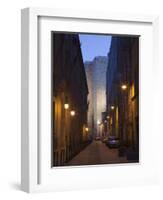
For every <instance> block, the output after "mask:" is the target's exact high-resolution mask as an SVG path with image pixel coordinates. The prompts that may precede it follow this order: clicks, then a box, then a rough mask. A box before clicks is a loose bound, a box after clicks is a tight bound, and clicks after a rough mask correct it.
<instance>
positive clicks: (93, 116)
mask: <svg viewBox="0 0 163 200" xmlns="http://www.w3.org/2000/svg"><path fill="white" fill-rule="evenodd" d="M107 64H108V59H107V57H105V56H98V57H95V58H94V60H93V61H91V62H86V63H85V69H86V74H87V80H88V88H89V99H90V101H89V102H90V104H89V110H88V122H89V124H90V127H91V131H92V135H93V137H96V136H98V135H99V133H100V129H99V125H97V122H98V121H99V122H101V121H102V112H104V111H105V108H106V70H107Z"/></svg>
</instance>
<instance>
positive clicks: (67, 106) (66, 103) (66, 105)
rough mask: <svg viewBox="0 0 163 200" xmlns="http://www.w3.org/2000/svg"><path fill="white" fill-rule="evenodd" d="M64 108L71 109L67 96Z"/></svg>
mask: <svg viewBox="0 0 163 200" xmlns="http://www.w3.org/2000/svg"><path fill="white" fill-rule="evenodd" d="M64 109H65V110H67V109H69V104H68V99H67V97H66V98H65V103H64Z"/></svg>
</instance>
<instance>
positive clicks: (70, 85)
mask: <svg viewBox="0 0 163 200" xmlns="http://www.w3.org/2000/svg"><path fill="white" fill-rule="evenodd" d="M52 41H53V44H52V45H53V48H52V49H53V52H52V56H53V63H52V70H53V82H52V86H53V106H52V110H53V117H52V121H53V165H54V166H57V165H64V164H65V162H67V161H69V160H70V159H71V158H72V157H73V156H74V155H75V154H77V153H78V152H79V151H80V150H81V149H82V147H83V144H84V142H85V139H86V138H87V137H86V134H87V133H85V132H84V130H83V127H86V126H87V111H88V102H87V95H88V86H87V81H86V74H85V69H84V64H83V58H82V54H81V48H80V42H79V37H78V35H77V34H62V33H53V35H52ZM65 103H68V104H69V108H68V109H65V108H64V104H65ZM71 110H74V111H75V116H71V114H70V112H71Z"/></svg>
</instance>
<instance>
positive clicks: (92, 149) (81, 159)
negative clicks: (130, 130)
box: [66, 141, 128, 166]
mask: <svg viewBox="0 0 163 200" xmlns="http://www.w3.org/2000/svg"><path fill="white" fill-rule="evenodd" d="M126 162H128V161H127V159H126V157H119V156H118V150H117V149H109V148H108V147H107V146H106V145H105V144H104V143H102V142H101V141H93V142H92V143H91V144H90V145H88V146H87V147H86V148H85V149H84V150H83V151H81V152H80V153H79V154H78V155H76V156H75V157H74V158H73V159H72V160H70V161H69V162H68V163H67V164H66V165H68V166H69V165H97V164H113V163H126Z"/></svg>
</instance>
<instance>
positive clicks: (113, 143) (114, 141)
mask: <svg viewBox="0 0 163 200" xmlns="http://www.w3.org/2000/svg"><path fill="white" fill-rule="evenodd" d="M106 145H107V146H108V147H109V148H118V147H119V146H120V142H119V138H116V137H115V136H110V137H109V138H108V140H107V142H106Z"/></svg>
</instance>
